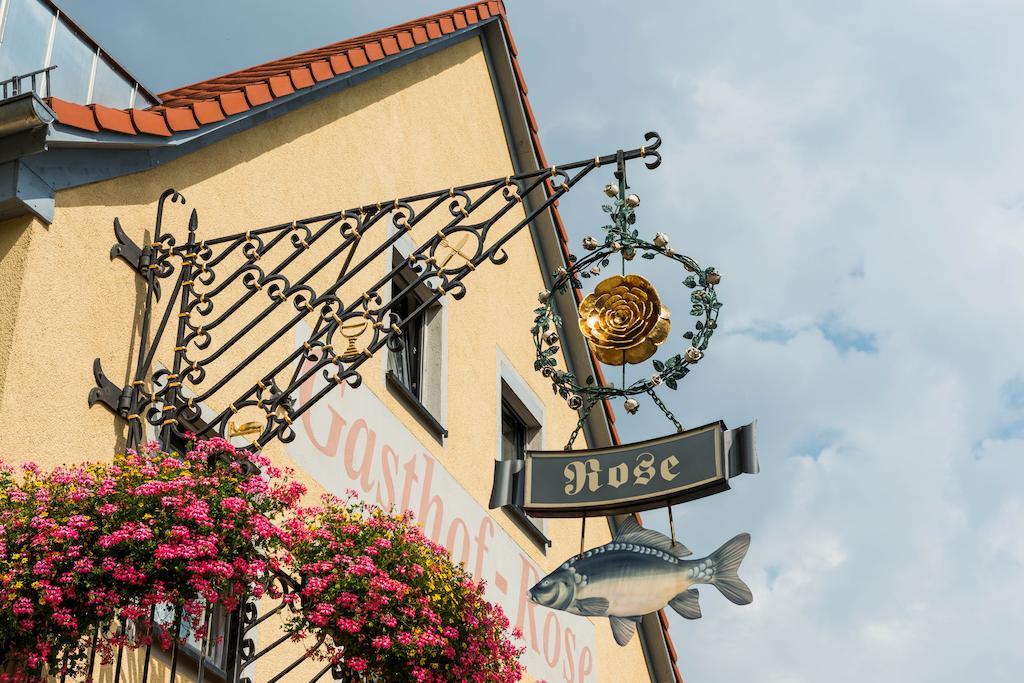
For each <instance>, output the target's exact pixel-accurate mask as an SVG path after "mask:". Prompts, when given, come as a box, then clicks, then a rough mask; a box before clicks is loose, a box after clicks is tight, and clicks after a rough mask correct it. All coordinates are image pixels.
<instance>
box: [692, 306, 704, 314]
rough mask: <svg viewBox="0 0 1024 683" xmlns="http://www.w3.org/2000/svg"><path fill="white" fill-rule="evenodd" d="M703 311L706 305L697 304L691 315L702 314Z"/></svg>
mask: <svg viewBox="0 0 1024 683" xmlns="http://www.w3.org/2000/svg"><path fill="white" fill-rule="evenodd" d="M703 312H704V307H703V306H701V305H700V304H696V305H694V307H693V308H691V309H690V315H700V314H701V313H703Z"/></svg>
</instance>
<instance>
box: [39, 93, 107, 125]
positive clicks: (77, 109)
mask: <svg viewBox="0 0 1024 683" xmlns="http://www.w3.org/2000/svg"><path fill="white" fill-rule="evenodd" d="M49 101H50V109H52V110H53V113H54V114H56V115H57V120H58V121H60V122H61V123H63V124H64V125H66V126H71V127H73V128H81V129H82V130H89V131H92V132H93V133H98V132H99V130H100V129H99V128H98V127H97V126H96V117H95V116H93V113H92V110H91V109H89V107H86V106H84V105H81V104H75V103H74V102H65V101H64V100H61V99H58V98H56V97H51V98H50V100H49Z"/></svg>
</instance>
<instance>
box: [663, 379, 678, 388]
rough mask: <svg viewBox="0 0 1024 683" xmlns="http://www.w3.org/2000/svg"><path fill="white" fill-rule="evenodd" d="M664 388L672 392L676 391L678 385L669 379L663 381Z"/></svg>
mask: <svg viewBox="0 0 1024 683" xmlns="http://www.w3.org/2000/svg"><path fill="white" fill-rule="evenodd" d="M665 386H666V387H668V388H669V389H671V390H672V391H675V390H676V389H678V388H679V385H678V384H676V381H675V380H674V379H671V378H669V379H667V380H665Z"/></svg>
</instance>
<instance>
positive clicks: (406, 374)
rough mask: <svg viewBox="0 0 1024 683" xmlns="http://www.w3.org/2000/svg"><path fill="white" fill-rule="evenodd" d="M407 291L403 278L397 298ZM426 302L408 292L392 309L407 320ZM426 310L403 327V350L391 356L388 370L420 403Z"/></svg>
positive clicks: (394, 352)
mask: <svg viewBox="0 0 1024 683" xmlns="http://www.w3.org/2000/svg"><path fill="white" fill-rule="evenodd" d="M406 287H408V284H407V283H406V281H405V280H404V278H397V279H396V280H395V284H394V288H395V290H396V291H395V294H398V293H399V292H400V291H401V290H402V289H405V288H406ZM422 304H423V301H422V300H421V299H420V298H419V297H418V296H417V295H416V292H415V291H410V292H407V293H406V294H405V295H404V296H402V297H401V298H400V299H399V300H398V301H397V302H396V303H395V305H394V307H393V308H392V311H394V313H395V315H396V316H397V317H398V318H400V319H402V320H405V319H406V318H408V317H409V316H410V315H411V314H412V313H413V312H414V311H416V310H417V309H418V308H419V307H420V306H421V305H422ZM425 318H426V310H422V311H420V312H419V313H417V314H416V315H415V316H414V317H413V318H411V319H409V320H406V322H404V323H402V325H401V328H402V350H401V351H392V352H391V354H390V355H389V356H388V368H389V369H390V370H391V372H392V373H393V374H394V376H395V379H396V380H398V381H399V382H400V383H401V384H402V385H403V386H404V387H405V388H406V389H408V390H409V393H411V394H412V395H413V396H414V397H415V398H416V400H417V401H419V402H420V403H422V402H423V323H424V319H425Z"/></svg>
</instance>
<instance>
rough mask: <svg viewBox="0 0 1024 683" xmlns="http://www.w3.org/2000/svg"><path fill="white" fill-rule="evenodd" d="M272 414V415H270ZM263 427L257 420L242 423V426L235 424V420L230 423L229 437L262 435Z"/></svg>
mask: <svg viewBox="0 0 1024 683" xmlns="http://www.w3.org/2000/svg"><path fill="white" fill-rule="evenodd" d="M269 414H272V413H268V415H269ZM262 433H263V425H262V424H260V423H259V422H256V421H255V420H253V421H250V422H242V423H241V424H235V422H234V420H230V421H228V436H232V437H233V436H250V435H252V434H262Z"/></svg>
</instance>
